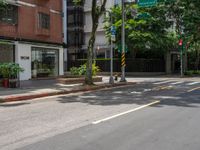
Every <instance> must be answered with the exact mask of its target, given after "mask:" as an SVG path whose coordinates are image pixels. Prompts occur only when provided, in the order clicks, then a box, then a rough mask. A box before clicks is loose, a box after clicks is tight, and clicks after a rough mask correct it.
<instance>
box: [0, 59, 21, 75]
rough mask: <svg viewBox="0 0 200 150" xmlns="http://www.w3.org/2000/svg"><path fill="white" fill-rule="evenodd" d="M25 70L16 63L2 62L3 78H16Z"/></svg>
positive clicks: (1, 72) (0, 66)
mask: <svg viewBox="0 0 200 150" xmlns="http://www.w3.org/2000/svg"><path fill="white" fill-rule="evenodd" d="M23 71H24V69H23V68H21V67H20V66H19V64H16V63H2V64H0V74H1V75H2V76H3V78H16V77H17V75H18V73H20V72H23Z"/></svg>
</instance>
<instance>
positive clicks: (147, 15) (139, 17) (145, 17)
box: [137, 12, 152, 19]
mask: <svg viewBox="0 0 200 150" xmlns="http://www.w3.org/2000/svg"><path fill="white" fill-rule="evenodd" d="M151 17H152V16H151V15H150V14H149V13H147V12H144V13H140V14H138V15H137V18H138V19H149V18H151Z"/></svg>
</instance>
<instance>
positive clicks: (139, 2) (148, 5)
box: [138, 0, 157, 7]
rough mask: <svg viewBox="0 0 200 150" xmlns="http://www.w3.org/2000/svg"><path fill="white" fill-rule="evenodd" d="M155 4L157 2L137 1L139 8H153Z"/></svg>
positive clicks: (149, 0)
mask: <svg viewBox="0 0 200 150" xmlns="http://www.w3.org/2000/svg"><path fill="white" fill-rule="evenodd" d="M156 4H157V0H139V1H138V6H139V7H150V6H155V5H156Z"/></svg>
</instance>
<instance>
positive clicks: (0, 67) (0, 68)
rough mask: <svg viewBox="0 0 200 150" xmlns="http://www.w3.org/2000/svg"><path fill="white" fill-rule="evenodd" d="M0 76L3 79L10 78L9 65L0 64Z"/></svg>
mask: <svg viewBox="0 0 200 150" xmlns="http://www.w3.org/2000/svg"><path fill="white" fill-rule="evenodd" d="M0 74H1V75H2V76H3V78H9V76H10V65H9V63H3V64H0Z"/></svg>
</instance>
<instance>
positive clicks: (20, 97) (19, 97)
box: [0, 82, 135, 103]
mask: <svg viewBox="0 0 200 150" xmlns="http://www.w3.org/2000/svg"><path fill="white" fill-rule="evenodd" d="M134 84H135V83H134V82H127V83H115V84H113V85H111V84H103V85H95V86H81V87H79V88H75V89H72V90H60V91H56V92H44V93H37V94H31V95H27V94H24V95H13V96H5V97H4V98H0V103H5V102H14V101H23V100H30V99H35V98H42V97H48V96H55V95H62V94H71V93H78V92H90V91H96V90H101V89H110V88H115V87H125V86H131V85H134Z"/></svg>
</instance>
